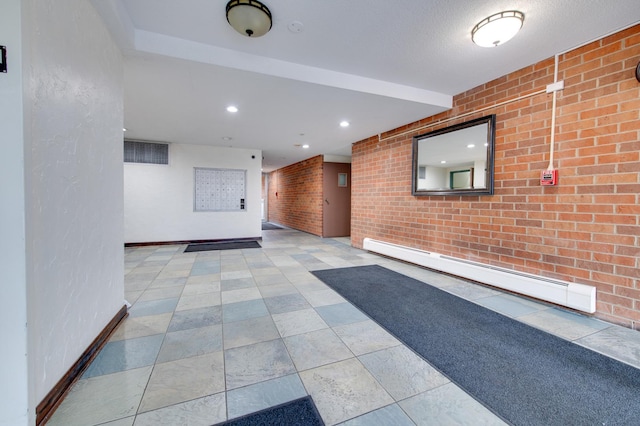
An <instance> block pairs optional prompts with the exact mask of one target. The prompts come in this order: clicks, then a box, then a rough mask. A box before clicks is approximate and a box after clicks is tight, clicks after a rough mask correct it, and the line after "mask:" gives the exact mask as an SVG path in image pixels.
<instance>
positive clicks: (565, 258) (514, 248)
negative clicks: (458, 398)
mask: <svg viewBox="0 0 640 426" xmlns="http://www.w3.org/2000/svg"><path fill="white" fill-rule="evenodd" d="M638 61H640V25H638V26H634V27H632V28H629V29H627V30H624V31H622V32H619V33H617V34H614V35H612V36H609V37H606V38H604V39H602V40H599V41H596V42H593V43H591V44H589V45H587V46H584V47H581V48H578V49H576V50H573V51H570V52H568V53H566V54H562V55H560V56H559V68H558V70H559V74H558V79H559V80H564V83H565V88H564V90H562V91H560V92H558V95H557V114H556V138H555V147H556V149H555V154H554V157H555V167H556V168H557V169H559V175H560V176H559V185H558V186H555V187H543V186H540V183H539V179H540V171H541V170H543V169H546V167H547V164H548V163H549V144H550V126H551V104H552V95H551V94H547V93H546V92H543V93H540V94H535V95H533V96H528V97H524V98H523V99H521V100H517V101H514V102H509V103H506V104H504V105H501V106H495V107H492V106H494V105H496V104H500V103H502V102H505V101H509V100H511V99H514V98H518V97H521V96H523V95H529V94H532V93H534V92H538V91H544V90H545V88H546V85H547V84H550V83H552V82H553V72H554V58H549V59H547V60H544V61H541V62H539V63H537V64H535V65H532V66H530V67H527V68H524V69H521V70H519V71H516V72H514V73H511V74H509V75H506V76H504V77H501V78H499V79H497V80H494V81H491V82H488V83H486V84H484V85H482V86H479V87H476V88H474V89H471V90H469V91H467V92H465V93H462V94H460V95H457V96H455V97H454V106H453V109H452V110H450V111H447V112H445V113H442V114H439V115H437V116H433V117H429V118H426V119H424V120H421V121H418V122H415V123H412V124H409V125H406V126H403V127H401V128H398V129H395V130H392V131H389V132H387V133H383V134H382V135H380V137H378V136H375V137H372V138H369V139H367V140H364V141H361V142H358V143H356V144H355V145H354V147H353V157H352V173H353V174H352V222H351V223H352V225H351V236H352V244H354V245H355V246H356V247H362V239H363V238H365V237H370V238H374V239H378V240H383V241H388V242H392V243H397V244H403V245H408V246H411V247H416V248H420V249H424V250H430V251H434V252H438V253H443V254H448V255H452V256H456V257H460V258H464V259H472V260H476V261H480V262H485V263H488V264H492V265H499V266H503V267H508V268H513V269H516V270H519V271H525V272H530V273H534V274H539V275H543V276H548V277H553V278H558V279H563V280H567V281H573V282H580V283H585V284H590V285H594V286H596V287H597V300H598V302H597V313H596V316H597V317H600V318H602V319H605V320H607V321H611V322H614V323H618V324H622V325H625V326H627V327H630V328H634V329H640V260H639V259H640V203H639V201H640V195H639V194H640V113H639V111H640V83H639V82H638V81H637V80H636V79H635V77H634V69H635V67H636V65H637V63H638ZM487 107H488V109H486V110H484V111H482V112H477V113H474V111H478V110H479V109H482V108H487ZM463 114H469V115H466V116H465V117H463V118H456V117H459V116H461V115H463ZM488 114H496V115H497V127H496V158H495V194H494V195H493V196H438V197H437V196H431V197H413V196H411V143H412V136H415V135H419V134H423V133H426V132H428V131H431V130H435V129H438V128H441V127H446V126H448V125H451V124H455V123H459V122H462V121H466V120H469V119H472V118H477V117H481V116H484V115H488ZM450 119H451V120H450ZM442 120H449V121H447V122H446V123H445V124H439V122H441V121H442ZM407 131H409V132H408V133H405V132H407ZM317 203H318V201H317V200H316V198H313V199H310V200H309V204H313V205H314V206H316V205H317ZM314 220H315V219H314ZM312 223H314V224H315V222H312ZM314 229H315V228H314Z"/></svg>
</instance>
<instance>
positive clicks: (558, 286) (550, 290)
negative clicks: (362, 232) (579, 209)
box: [363, 238, 596, 313]
mask: <svg viewBox="0 0 640 426" xmlns="http://www.w3.org/2000/svg"><path fill="white" fill-rule="evenodd" d="M363 248H364V249H365V250H368V251H372V252H374V253H379V254H382V255H385V256H389V257H393V258H396V259H400V260H404V261H406V262H409V263H414V264H416V265H420V266H424V267H427V268H430V269H435V270H437V271H441V272H446V273H448V274H452V275H456V276H459V277H463V278H467V279H470V280H473V281H478V282H480V283H484V284H488V285H491V286H494V287H498V288H502V289H505V290H509V291H513V292H515V293H520V294H524V295H527V296H531V297H534V298H536V299H540V300H545V301H547V302H551V303H555V304H557V305H561V306H566V307H568V308H572V309H576V310H579V311H583V312H588V313H594V312H595V311H596V288H595V287H593V286H589V285H585V284H578V283H572V282H568V281H560V280H554V279H551V278H546V277H542V276H538V275H533V274H527V273H524V272H518V271H513V270H510V269H506V268H500V267H497V266H491V265H485V264H483V263H479V262H474V261H471V260H466V259H458V258H455V257H452V256H446V255H442V254H439V253H433V252H428V251H424V250H419V249H415V248H411V247H406V246H402V245H398V244H393V243H387V242H384V241H378V240H373V239H371V238H365V239H364V241H363Z"/></svg>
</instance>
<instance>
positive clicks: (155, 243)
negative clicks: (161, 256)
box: [124, 237, 262, 247]
mask: <svg viewBox="0 0 640 426" xmlns="http://www.w3.org/2000/svg"><path fill="white" fill-rule="evenodd" d="M227 241H262V237H249V238H223V239H218V240H179V241H152V242H139V243H124V246H125V247H144V246H171V245H180V244H204V243H223V242H227Z"/></svg>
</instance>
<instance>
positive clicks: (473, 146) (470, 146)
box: [467, 143, 475, 148]
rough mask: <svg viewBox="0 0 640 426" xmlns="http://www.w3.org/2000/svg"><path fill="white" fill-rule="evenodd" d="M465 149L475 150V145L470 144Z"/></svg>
mask: <svg viewBox="0 0 640 426" xmlns="http://www.w3.org/2000/svg"><path fill="white" fill-rule="evenodd" d="M467 148H475V145H474V144H472V143H470V144H469V145H467Z"/></svg>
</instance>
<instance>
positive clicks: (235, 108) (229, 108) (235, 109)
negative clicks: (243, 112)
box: [227, 105, 238, 112]
mask: <svg viewBox="0 0 640 426" xmlns="http://www.w3.org/2000/svg"><path fill="white" fill-rule="evenodd" d="M227 111H229V112H238V107H235V106H233V105H229V106H228V107H227Z"/></svg>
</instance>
